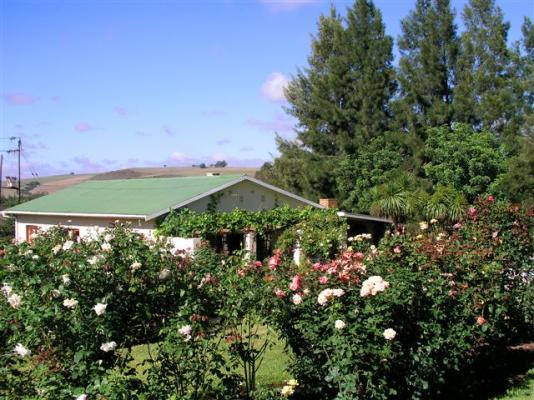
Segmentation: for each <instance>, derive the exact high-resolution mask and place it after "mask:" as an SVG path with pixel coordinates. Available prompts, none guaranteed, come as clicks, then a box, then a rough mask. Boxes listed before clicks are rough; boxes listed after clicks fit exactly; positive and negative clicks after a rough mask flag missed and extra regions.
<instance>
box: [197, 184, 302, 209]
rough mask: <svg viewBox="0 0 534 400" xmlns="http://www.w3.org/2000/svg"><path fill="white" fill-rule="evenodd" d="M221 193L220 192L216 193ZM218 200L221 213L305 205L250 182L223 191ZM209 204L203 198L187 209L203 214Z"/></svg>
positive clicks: (206, 199)
mask: <svg viewBox="0 0 534 400" xmlns="http://www.w3.org/2000/svg"><path fill="white" fill-rule="evenodd" d="M218 193H221V192H218ZM222 193H223V195H222V196H221V198H220V199H219V203H218V207H217V210H218V211H221V212H227V211H232V210H234V209H236V208H241V209H243V210H247V211H258V210H270V209H271V208H274V207H276V206H283V205H288V206H290V207H302V206H304V205H306V204H305V203H303V202H301V201H299V200H296V199H294V198H292V197H289V196H286V195H283V194H280V193H276V192H274V191H272V190H270V189H269V188H266V187H263V186H260V185H257V184H255V183H254V182H250V181H243V182H239V183H236V184H235V185H233V186H231V187H229V188H227V189H224V190H223V191H222ZM209 202H210V196H207V197H204V198H202V199H200V200H197V201H195V202H193V203H191V204H188V205H187V208H189V209H191V210H193V211H197V212H203V211H206V209H207V207H208V204H209Z"/></svg>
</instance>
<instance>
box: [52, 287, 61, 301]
mask: <svg viewBox="0 0 534 400" xmlns="http://www.w3.org/2000/svg"><path fill="white" fill-rule="evenodd" d="M59 296H61V292H60V291H59V290H57V289H52V297H54V298H56V299H57V298H58V297H59Z"/></svg>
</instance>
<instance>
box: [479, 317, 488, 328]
mask: <svg viewBox="0 0 534 400" xmlns="http://www.w3.org/2000/svg"><path fill="white" fill-rule="evenodd" d="M486 322H487V321H486V319H485V318H484V317H483V316H482V315H479V316H478V317H477V325H478V326H482V325H484V324H485V323H486Z"/></svg>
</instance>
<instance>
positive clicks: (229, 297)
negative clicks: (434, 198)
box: [0, 197, 534, 400]
mask: <svg viewBox="0 0 534 400" xmlns="http://www.w3.org/2000/svg"><path fill="white" fill-rule="evenodd" d="M465 215H466V217H465V219H464V220H463V221H461V222H459V223H456V224H455V225H453V226H445V225H443V224H441V223H440V222H439V221H436V220H432V221H429V222H424V221H422V223H421V224H416V225H415V226H414V227H413V229H412V227H410V228H409V229H405V228H398V229H394V230H392V231H391V232H390V233H389V234H387V235H386V236H385V237H384V238H383V239H382V240H381V242H380V243H379V245H378V246H376V247H375V246H374V245H372V244H371V239H372V238H370V237H369V235H358V236H356V237H354V238H349V244H350V246H349V247H348V248H346V247H345V245H344V243H343V242H342V240H341V234H342V232H341V230H342V229H345V228H344V227H343V226H342V224H339V222H338V221H337V220H336V219H335V218H334V216H333V214H328V215H327V218H326V221H325V228H324V229H321V222H320V219H319V217H318V216H314V217H313V218H308V219H307V220H306V221H305V222H304V223H302V224H301V225H300V226H298V227H294V228H290V229H288V230H286V232H287V233H286V234H285V235H284V236H283V237H282V238H281V240H280V242H279V243H280V244H281V245H283V246H282V248H281V249H280V250H277V251H275V253H274V254H273V255H272V256H271V257H270V258H268V259H267V260H265V261H264V262H260V261H256V260H254V259H252V258H251V257H250V255H249V254H247V253H242V254H235V255H234V256H231V257H223V256H221V255H217V254H215V253H214V252H213V251H212V250H210V249H208V248H200V249H199V250H197V251H196V252H195V255H194V256H193V257H191V256H187V255H185V254H183V253H180V252H178V253H177V254H175V253H173V252H172V251H171V249H170V248H169V246H168V245H167V242H166V240H164V239H163V238H161V240H159V241H149V240H145V239H144V238H142V237H141V236H140V235H139V234H136V233H134V232H132V231H131V230H130V229H129V228H128V227H127V226H123V225H120V224H117V226H115V227H114V228H112V229H108V230H106V231H105V232H102V233H100V234H95V235H94V237H92V238H88V239H85V240H81V241H80V242H74V241H72V240H70V238H69V237H68V234H67V233H66V232H65V231H63V230H62V229H60V228H57V229H53V230H50V231H48V232H46V233H42V234H39V235H37V236H36V237H35V238H34V240H33V242H32V244H28V243H21V244H18V245H10V246H7V247H6V248H5V249H4V253H3V256H2V258H0V283H1V285H2V287H1V294H0V345H1V347H2V352H1V353H2V354H1V356H0V397H6V398H10V399H73V398H78V399H81V400H83V399H88V400H91V399H102V400H103V399H157V400H160V399H184V400H185V399H232V398H235V399H241V398H256V399H265V400H267V399H270V400H272V399H277V398H288V397H294V398H309V399H313V398H316V399H329V398H332V399H333V398H336V399H422V398H439V396H445V395H446V394H447V390H448V388H450V387H454V386H460V387H463V386H462V385H464V384H465V378H464V376H468V375H466V374H465V371H467V370H468V369H469V367H470V366H471V365H472V364H473V363H474V362H475V361H476V360H477V359H478V358H479V357H480V356H483V355H484V354H487V353H488V352H492V351H494V350H496V349H499V348H501V347H502V346H506V345H508V344H511V343H514V342H518V341H521V340H531V339H532V337H533V333H534V329H533V328H534V315H533V310H534V302H533V298H534V295H533V288H532V282H533V270H532V264H533V262H532V261H533V259H532V256H533V251H534V249H533V245H532V233H531V232H529V229H531V228H532V226H533V224H532V222H533V221H532V220H533V215H534V213H533V210H532V209H530V210H528V209H525V208H522V207H519V206H513V205H510V204H507V203H500V202H496V201H495V199H493V198H491V197H488V198H486V199H483V200H481V201H479V202H478V203H477V204H475V205H474V206H473V207H471V208H470V209H469V210H467V211H466V213H465ZM330 217H332V218H330ZM327 232H334V233H333V234H332V235H330V236H328V235H326V236H325V234H326V233H327ZM298 239H300V240H301V244H304V246H303V248H304V250H305V256H306V257H305V261H304V262H303V263H302V264H301V265H295V264H294V263H293V257H292V254H291V252H290V251H289V250H290V249H291V248H292V246H293V245H294V243H295V241H296V240H298ZM336 252H337V253H338V254H337V255H335V256H332V255H334V254H335V253H336ZM259 327H261V329H263V330H264V329H265V328H267V329H273V328H275V329H276V330H277V331H278V333H279V334H280V335H281V336H282V338H283V339H285V341H286V343H287V345H288V346H289V347H290V348H291V349H292V353H293V354H294V357H293V359H292V362H291V367H290V369H291V372H292V373H293V375H294V377H295V378H296V379H297V380H291V381H288V382H286V383H285V385H284V386H283V387H280V388H271V389H269V390H259V389H258V388H257V387H256V385H255V380H256V372H257V370H258V368H259V366H260V365H261V363H262V360H263V356H264V354H265V351H266V349H267V348H268V347H269V345H270V341H269V340H270V339H269V335H265V334H261V335H260V334H259V331H260V330H259ZM140 344H143V345H144V346H147V348H148V349H149V351H148V353H149V358H148V360H146V361H145V362H144V365H143V366H142V368H141V369H142V370H143V371H144V372H143V374H141V373H140V372H139V371H138V370H136V367H139V366H136V365H135V364H133V363H132V351H131V350H132V347H133V346H135V345H140ZM297 381H298V382H297Z"/></svg>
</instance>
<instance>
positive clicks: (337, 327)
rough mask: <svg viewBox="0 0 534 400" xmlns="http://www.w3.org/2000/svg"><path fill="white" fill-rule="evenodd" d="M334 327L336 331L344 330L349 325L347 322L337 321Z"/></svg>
mask: <svg viewBox="0 0 534 400" xmlns="http://www.w3.org/2000/svg"><path fill="white" fill-rule="evenodd" d="M334 326H335V327H336V329H343V328H345V326H347V325H346V324H345V322H343V321H342V320H340V319H338V320H336V322H334Z"/></svg>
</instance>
